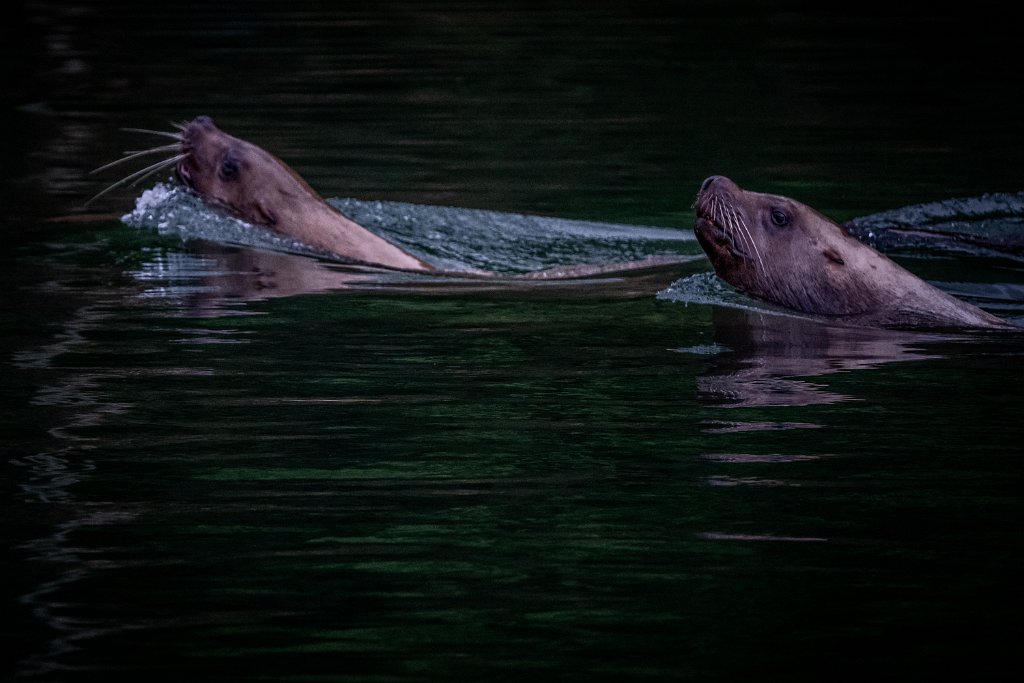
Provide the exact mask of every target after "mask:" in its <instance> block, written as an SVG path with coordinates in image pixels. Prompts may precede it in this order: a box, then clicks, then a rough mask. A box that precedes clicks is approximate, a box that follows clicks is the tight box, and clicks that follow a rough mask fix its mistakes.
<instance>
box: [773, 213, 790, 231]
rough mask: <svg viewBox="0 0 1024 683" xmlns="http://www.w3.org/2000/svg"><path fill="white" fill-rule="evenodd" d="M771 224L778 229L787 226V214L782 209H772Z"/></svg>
mask: <svg viewBox="0 0 1024 683" xmlns="http://www.w3.org/2000/svg"><path fill="white" fill-rule="evenodd" d="M772 223H774V224H775V225H777V226H779V227H780V228H781V227H784V226H786V225H789V214H788V213H786V212H785V211H783V210H782V209H772Z"/></svg>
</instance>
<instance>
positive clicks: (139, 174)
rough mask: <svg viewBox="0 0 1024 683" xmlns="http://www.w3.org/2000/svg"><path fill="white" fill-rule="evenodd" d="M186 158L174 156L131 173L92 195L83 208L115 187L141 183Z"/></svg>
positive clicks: (178, 155) (183, 155)
mask: <svg viewBox="0 0 1024 683" xmlns="http://www.w3.org/2000/svg"><path fill="white" fill-rule="evenodd" d="M187 156H188V155H187V154H175V155H174V156H172V157H171V158H169V159H164V160H162V161H158V162H156V163H155V164H152V165H151V166H147V167H146V168H143V169H141V170H138V171H135V172H134V173H132V174H130V175H127V176H125V177H124V178H121V180H118V181H117V182H116V183H114V184H112V185H110V186H109V187H107V188H106V189H105V190H103V191H102V192H100V193H98V194H96V195H94V196H93V197H92V199H90V200H89V201H87V202H86V203H85V204H84V206H89V205H90V204H92V203H93V202H94V201H96V200H97V199H99V198H100V197H102V196H103V195H105V194H107V193H108V192H110V191H111V190H113V189H114V188H116V187H121V186H122V185H124V184H125V183H129V182H131V183H132V184H133V185H134V184H135V183H137V182H139V181H141V180H142V179H143V178H147V177H149V176H150V175H152V174H154V173H156V172H157V171H159V170H161V169H163V168H167V167H168V166H172V165H174V164H176V163H178V162H179V161H181V160H182V159H184V158H185V157H187ZM133 181H134V182H133Z"/></svg>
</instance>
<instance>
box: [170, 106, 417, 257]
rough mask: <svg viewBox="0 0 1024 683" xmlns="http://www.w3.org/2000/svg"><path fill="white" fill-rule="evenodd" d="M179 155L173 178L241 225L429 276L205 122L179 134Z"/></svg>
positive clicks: (266, 158)
mask: <svg viewBox="0 0 1024 683" xmlns="http://www.w3.org/2000/svg"><path fill="white" fill-rule="evenodd" d="M181 154H182V157H181V159H180V160H179V161H178V163H177V174H178V178H179V179H180V180H181V181H182V182H183V183H184V184H185V185H187V186H188V187H190V188H192V189H193V190H194V191H195V192H196V193H198V194H199V195H200V196H201V197H203V199H205V200H206V201H208V202H210V203H212V204H214V205H216V206H218V207H221V208H223V209H226V210H227V211H229V212H230V213H232V214H234V215H235V216H237V217H239V218H241V219H242V220H245V221H247V222H249V223H252V224H253V225H260V226H264V227H267V228H269V229H271V230H273V231H274V232H278V233H281V234H283V235H287V236H289V237H292V238H294V239H296V240H298V241H300V242H302V243H303V244H306V245H308V246H310V247H313V248H316V249H322V250H324V251H327V252H330V253H332V254H336V255H338V256H341V257H344V258H345V259H349V260H353V261H357V262H360V263H367V264H373V265H379V266H384V267H386V268H395V269H398V270H411V271H433V270H434V268H432V267H431V266H430V265H428V264H426V263H424V262H423V261H422V260H420V259H418V258H416V257H415V256H413V255H412V254H410V253H408V252H406V251H405V250H403V249H401V248H399V247H397V246H395V245H394V244H392V243H391V242H388V241H387V240H385V239H383V238H382V237H380V236H378V235H375V234H374V233H372V232H370V231H369V230H367V229H366V228H364V227H362V226H361V225H359V224H358V223H355V222H354V221H351V220H349V219H348V218H346V217H345V216H344V215H343V214H342V213H341V212H340V211H338V210H337V209H335V208H334V207H333V206H331V205H330V204H328V203H327V202H326V201H324V199H323V197H321V196H320V195H319V194H317V193H316V191H315V190H313V188H311V187H310V186H309V185H308V184H307V183H306V181H305V180H303V179H302V178H301V177H300V176H299V174H298V173H296V172H295V171H293V170H292V169H291V168H290V167H289V166H288V165H287V164H285V163H284V162H283V161H281V160H280V159H278V158H277V157H275V156H274V155H272V154H270V153H269V152H267V151H266V150H264V149H262V148H260V147H257V146H256V145H254V144H252V143H250V142H246V141H245V140H241V139H239V138H236V137H234V136H231V135H228V134H227V133H225V132H224V131H222V130H221V129H220V128H218V127H217V126H216V125H215V124H214V123H213V119H211V118H210V117H209V116H199V117H197V118H195V119H194V120H192V121H191V122H189V123H188V124H186V125H185V126H184V127H183V128H182V134H181Z"/></svg>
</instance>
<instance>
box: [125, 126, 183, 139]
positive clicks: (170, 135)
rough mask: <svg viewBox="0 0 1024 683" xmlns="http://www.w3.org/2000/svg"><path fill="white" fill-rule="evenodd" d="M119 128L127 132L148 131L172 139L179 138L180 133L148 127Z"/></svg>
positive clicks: (180, 136)
mask: <svg viewBox="0 0 1024 683" xmlns="http://www.w3.org/2000/svg"><path fill="white" fill-rule="evenodd" d="M121 130H123V131H126V132H128V133H148V134H150V135H162V136H163V137H165V138H171V139H172V140H181V139H182V135H181V133H171V132H169V131H166V130H150V129H149V128H122V129H121Z"/></svg>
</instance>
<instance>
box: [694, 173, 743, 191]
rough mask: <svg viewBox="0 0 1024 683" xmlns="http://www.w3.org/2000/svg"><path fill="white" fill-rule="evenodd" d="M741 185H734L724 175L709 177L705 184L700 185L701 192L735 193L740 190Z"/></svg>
mask: <svg viewBox="0 0 1024 683" xmlns="http://www.w3.org/2000/svg"><path fill="white" fill-rule="evenodd" d="M739 189H740V188H739V185H737V184H736V183H734V182H733V181H732V180H730V179H729V178H726V177H725V176H724V175H713V176H708V177H707V178H705V179H704V182H702V183H701V184H700V192H701V193H704V192H735V191H736V190H739Z"/></svg>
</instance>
